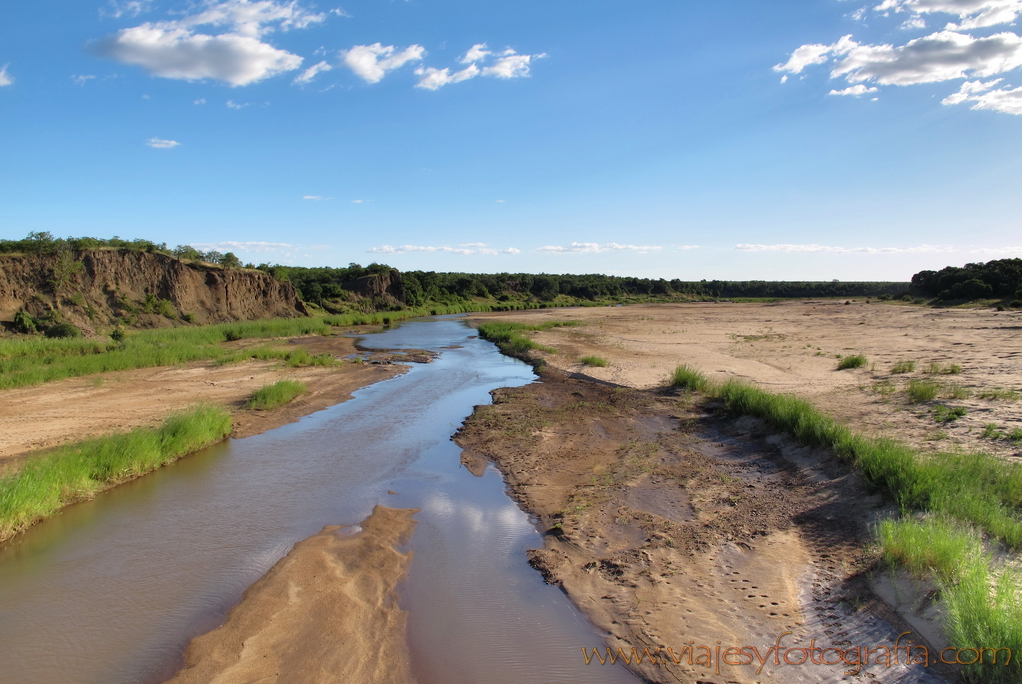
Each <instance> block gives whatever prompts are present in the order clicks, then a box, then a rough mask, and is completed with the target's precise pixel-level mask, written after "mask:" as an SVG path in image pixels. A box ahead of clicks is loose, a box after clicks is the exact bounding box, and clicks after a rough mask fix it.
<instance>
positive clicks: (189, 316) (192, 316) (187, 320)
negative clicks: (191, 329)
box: [181, 313, 195, 323]
mask: <svg viewBox="0 0 1022 684" xmlns="http://www.w3.org/2000/svg"><path fill="white" fill-rule="evenodd" d="M181 318H183V319H184V322H185V323H194V322H195V314H190V313H188V314H185V315H184V316H182V317H181Z"/></svg>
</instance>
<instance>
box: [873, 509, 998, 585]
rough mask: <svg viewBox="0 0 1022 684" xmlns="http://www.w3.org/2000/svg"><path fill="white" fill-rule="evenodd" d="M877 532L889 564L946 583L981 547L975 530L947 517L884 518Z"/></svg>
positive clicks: (954, 576) (952, 579) (953, 577)
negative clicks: (919, 518)
mask: <svg viewBox="0 0 1022 684" xmlns="http://www.w3.org/2000/svg"><path fill="white" fill-rule="evenodd" d="M876 533H877V538H878V539H879V541H880V545H881V547H882V549H883V555H884V560H886V561H887V562H888V563H890V564H891V565H893V566H900V567H903V568H905V569H906V570H908V571H909V572H911V573H912V574H913V575H915V576H917V577H926V576H930V575H936V576H937V577H938V578H939V579H941V580H942V581H945V582H947V581H954V580H956V579H957V578H958V576H959V573H960V571H961V569H962V561H963V560H964V559H965V558H966V557H967V556H968V555H969V553H970V551H972V550H973V549H975V548H976V546H978V537H977V535H976V533H975V532H972V531H971V530H969V529H967V528H966V527H965V526H964V525H962V524H961V523H958V522H955V521H953V520H949V519H948V518H944V517H930V518H927V519H925V520H918V519H914V518H907V519H903V520H897V521H895V520H884V521H882V522H881V523H880V524H879V525H877V530H876Z"/></svg>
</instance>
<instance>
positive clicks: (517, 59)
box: [483, 50, 546, 78]
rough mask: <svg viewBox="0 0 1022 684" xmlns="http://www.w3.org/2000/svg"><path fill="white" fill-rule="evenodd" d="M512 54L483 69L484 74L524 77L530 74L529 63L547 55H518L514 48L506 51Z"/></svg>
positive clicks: (497, 76)
mask: <svg viewBox="0 0 1022 684" xmlns="http://www.w3.org/2000/svg"><path fill="white" fill-rule="evenodd" d="M508 52H510V53H511V54H509V55H507V56H506V57H501V58H500V59H498V60H497V61H496V62H495V63H494V64H493V65H492V66H488V67H486V68H484V69H483V76H493V77H494V78H522V77H525V76H528V75H529V64H530V63H531V62H532V60H534V59H539V58H541V57H546V54H539V55H518V54H515V53H514V50H508V51H507V52H505V54H507V53H508Z"/></svg>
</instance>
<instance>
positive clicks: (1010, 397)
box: [979, 387, 1022, 401]
mask: <svg viewBox="0 0 1022 684" xmlns="http://www.w3.org/2000/svg"><path fill="white" fill-rule="evenodd" d="M979 398H980V399H995V400H998V401H1018V400H1019V399H1022V394H1020V393H1019V392H1016V391H1015V390H1010V389H1001V388H1000V387H995V388H994V389H988V390H981V391H980V393H979Z"/></svg>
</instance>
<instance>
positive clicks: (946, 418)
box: [933, 404, 969, 423]
mask: <svg viewBox="0 0 1022 684" xmlns="http://www.w3.org/2000/svg"><path fill="white" fill-rule="evenodd" d="M968 413H969V412H968V411H967V410H966V409H965V407H964V406H956V407H954V408H951V407H950V406H944V405H943V404H939V405H938V406H937V407H936V408H935V409H933V417H934V419H935V420H937V422H939V423H950V422H952V421H955V420H958V419H959V418H961V417H962V416H964V415H967V414H968Z"/></svg>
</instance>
